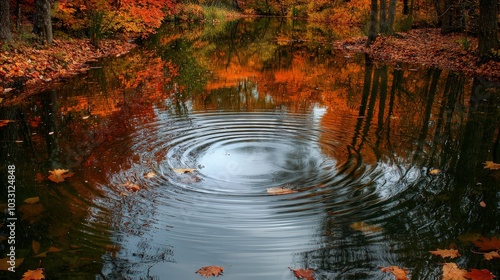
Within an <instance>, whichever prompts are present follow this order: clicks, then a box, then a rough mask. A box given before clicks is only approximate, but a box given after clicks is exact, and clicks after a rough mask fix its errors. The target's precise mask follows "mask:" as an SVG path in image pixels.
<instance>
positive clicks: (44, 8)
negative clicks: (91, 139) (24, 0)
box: [33, 0, 53, 44]
mask: <svg viewBox="0 0 500 280" xmlns="http://www.w3.org/2000/svg"><path fill="white" fill-rule="evenodd" d="M33 21H34V22H33V32H34V33H35V34H37V35H39V36H41V37H43V39H44V40H45V41H46V42H47V43H48V44H52V39H53V36H52V18H51V15H50V0H35V16H34V20H33Z"/></svg>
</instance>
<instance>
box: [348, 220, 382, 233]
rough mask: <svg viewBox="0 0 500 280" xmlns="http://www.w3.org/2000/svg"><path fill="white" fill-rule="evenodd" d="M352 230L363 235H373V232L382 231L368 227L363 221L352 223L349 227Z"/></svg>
mask: <svg viewBox="0 0 500 280" xmlns="http://www.w3.org/2000/svg"><path fill="white" fill-rule="evenodd" d="M349 226H350V227H351V228H352V229H354V230H358V231H361V232H363V233H373V232H379V231H383V230H384V229H383V228H381V227H378V226H373V225H369V224H367V223H365V222H363V221H361V222H354V223H352V224H350V225H349Z"/></svg>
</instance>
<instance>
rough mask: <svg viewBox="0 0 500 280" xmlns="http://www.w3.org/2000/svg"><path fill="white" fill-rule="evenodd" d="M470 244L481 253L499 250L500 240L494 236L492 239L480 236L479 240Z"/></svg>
mask: <svg viewBox="0 0 500 280" xmlns="http://www.w3.org/2000/svg"><path fill="white" fill-rule="evenodd" d="M472 243H474V245H476V247H478V248H479V249H480V250H481V251H491V250H500V239H498V238H496V237H495V236H493V237H492V238H487V237H484V236H481V237H480V238H479V239H477V240H475V241H472Z"/></svg>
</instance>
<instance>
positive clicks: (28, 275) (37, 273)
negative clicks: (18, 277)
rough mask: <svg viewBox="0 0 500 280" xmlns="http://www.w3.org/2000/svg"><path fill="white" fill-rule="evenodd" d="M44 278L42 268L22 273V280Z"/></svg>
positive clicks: (39, 279)
mask: <svg viewBox="0 0 500 280" xmlns="http://www.w3.org/2000/svg"><path fill="white" fill-rule="evenodd" d="M41 279H45V275H44V271H43V268H37V269H35V270H28V271H26V272H25V273H24V274H23V278H22V280H41Z"/></svg>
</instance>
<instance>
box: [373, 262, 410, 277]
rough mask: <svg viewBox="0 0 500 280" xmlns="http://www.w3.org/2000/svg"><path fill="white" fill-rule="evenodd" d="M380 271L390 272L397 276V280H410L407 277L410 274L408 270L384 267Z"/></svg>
mask: <svg viewBox="0 0 500 280" xmlns="http://www.w3.org/2000/svg"><path fill="white" fill-rule="evenodd" d="M380 270H382V271H383V272H390V273H392V274H393V275H394V276H396V280H409V279H408V277H407V275H408V273H410V272H409V271H408V270H407V269H404V268H400V267H397V266H394V265H393V266H388V267H382V268H381V269H380Z"/></svg>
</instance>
